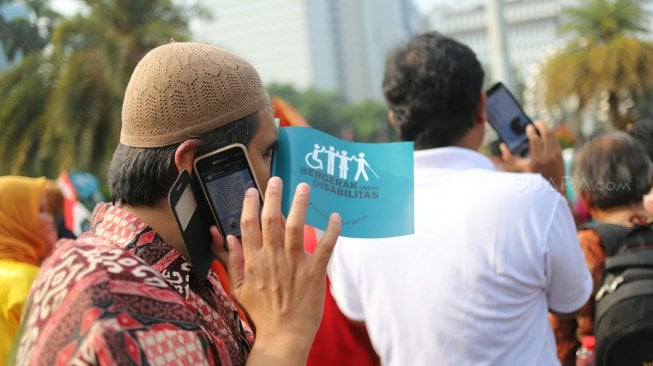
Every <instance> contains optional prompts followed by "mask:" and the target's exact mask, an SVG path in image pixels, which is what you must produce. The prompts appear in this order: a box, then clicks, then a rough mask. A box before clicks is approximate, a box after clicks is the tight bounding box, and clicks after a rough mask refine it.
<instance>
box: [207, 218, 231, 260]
mask: <svg viewBox="0 0 653 366" xmlns="http://www.w3.org/2000/svg"><path fill="white" fill-rule="evenodd" d="M209 232H210V233H211V239H212V242H213V243H212V244H213V247H212V251H213V255H215V258H217V260H218V261H220V263H221V264H222V266H223V267H225V268H227V258H228V257H229V252H228V251H227V243H226V242H225V240H224V239H223V238H222V235H220V231H219V230H218V227H217V226H215V225H211V227H210V228H209Z"/></svg>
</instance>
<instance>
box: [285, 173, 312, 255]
mask: <svg viewBox="0 0 653 366" xmlns="http://www.w3.org/2000/svg"><path fill="white" fill-rule="evenodd" d="M310 193H311V188H310V186H309V185H308V184H306V183H300V184H298V185H297V188H296V189H295V197H294V198H293V201H292V206H291V207H290V213H289V214H288V219H287V220H286V225H285V226H286V241H285V251H286V253H289V254H291V255H298V254H301V255H303V254H304V240H303V239H304V224H305V223H306V209H307V207H308V200H309V198H310Z"/></svg>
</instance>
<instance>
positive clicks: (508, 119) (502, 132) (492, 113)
mask: <svg viewBox="0 0 653 366" xmlns="http://www.w3.org/2000/svg"><path fill="white" fill-rule="evenodd" d="M486 112H487V120H488V122H489V123H490V126H492V128H493V129H494V130H495V131H496V132H497V134H498V135H499V137H500V138H501V140H502V141H503V142H504V143H505V144H506V146H508V149H510V151H511V152H512V153H513V154H516V155H521V156H524V155H526V154H527V152H528V137H527V135H526V126H528V125H529V124H533V121H532V120H531V119H530V118H529V117H528V115H526V113H525V112H524V110H523V109H522V107H521V105H519V102H517V99H515V97H514V96H513V95H512V93H510V91H509V90H508V89H507V88H506V87H505V86H504V85H503V84H502V83H500V82H499V83H496V84H494V85H493V86H492V87H491V88H490V89H489V90H488V91H487V104H486Z"/></svg>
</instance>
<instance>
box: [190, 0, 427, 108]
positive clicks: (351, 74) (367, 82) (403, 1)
mask: <svg viewBox="0 0 653 366" xmlns="http://www.w3.org/2000/svg"><path fill="white" fill-rule="evenodd" d="M199 2H200V4H202V5H203V6H205V7H207V8H208V9H209V10H210V11H211V12H212V14H213V16H214V18H213V19H212V20H210V21H201V22H197V23H195V24H194V25H193V27H192V28H193V36H194V39H195V40H197V41H200V42H207V43H211V44H215V45H218V46H221V47H224V48H226V49H229V50H231V51H233V52H235V53H236V54H238V55H240V56H242V57H244V58H246V59H248V60H249V61H250V62H251V63H252V64H253V65H254V67H256V69H257V70H258V71H259V73H260V74H261V78H262V79H263V82H264V83H266V84H267V83H272V82H279V83H289V84H292V85H293V86H295V87H296V88H299V89H306V88H309V87H315V88H317V89H321V90H339V91H341V92H343V94H344V95H345V96H346V97H347V99H348V100H350V101H360V100H364V99H369V98H373V99H380V98H381V96H382V92H381V81H382V78H383V68H384V63H385V57H386V55H387V53H388V51H389V50H391V49H392V48H394V47H396V46H397V45H399V44H400V43H401V42H403V41H405V40H406V39H408V38H409V37H410V36H411V35H412V34H413V33H414V32H415V31H416V30H417V27H418V25H419V17H418V14H417V12H416V10H415V8H414V7H413V6H412V3H411V1H410V0H214V1H211V0H200V1H199Z"/></svg>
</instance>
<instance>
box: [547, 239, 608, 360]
mask: <svg viewBox="0 0 653 366" xmlns="http://www.w3.org/2000/svg"><path fill="white" fill-rule="evenodd" d="M578 241H579V242H580V246H581V249H582V250H583V254H584V255H585V264H586V265H587V268H588V269H589V271H590V274H591V276H592V281H593V288H592V295H591V296H590V299H589V301H588V302H587V304H585V306H583V308H582V309H581V310H580V312H579V314H578V316H576V318H575V319H567V320H563V319H560V318H558V317H557V316H555V315H553V314H549V320H550V321H551V326H552V327H553V332H554V334H555V338H556V344H557V348H558V359H559V360H560V362H561V363H562V365H563V366H568V365H569V366H573V365H575V363H576V350H577V349H578V347H580V340H581V339H582V337H583V336H585V335H592V334H593V326H594V295H596V290H597V288H598V284H599V280H600V278H601V270H603V265H604V264H605V259H606V253H605V250H604V249H603V246H602V245H601V239H600V237H599V235H598V234H597V233H596V232H595V231H594V230H581V231H579V232H578Z"/></svg>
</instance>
